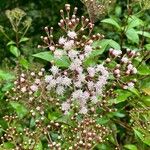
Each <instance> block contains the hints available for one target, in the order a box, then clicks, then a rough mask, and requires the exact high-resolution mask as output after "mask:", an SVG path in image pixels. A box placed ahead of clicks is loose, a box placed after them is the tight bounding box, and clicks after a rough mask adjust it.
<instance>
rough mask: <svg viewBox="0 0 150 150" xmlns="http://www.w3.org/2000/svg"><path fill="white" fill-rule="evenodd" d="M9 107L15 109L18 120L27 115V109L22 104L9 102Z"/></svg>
mask: <svg viewBox="0 0 150 150" xmlns="http://www.w3.org/2000/svg"><path fill="white" fill-rule="evenodd" d="M10 105H11V106H12V107H13V108H14V109H15V111H16V113H17V115H18V116H19V118H23V117H24V116H25V115H26V114H27V113H28V111H27V109H26V108H25V107H24V106H23V105H22V104H19V103H17V102H10Z"/></svg>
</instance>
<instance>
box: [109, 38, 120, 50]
mask: <svg viewBox="0 0 150 150" xmlns="http://www.w3.org/2000/svg"><path fill="white" fill-rule="evenodd" d="M108 44H109V45H110V46H111V47H112V48H114V49H118V50H120V49H121V47H120V45H119V44H118V43H117V42H116V41H114V40H108Z"/></svg>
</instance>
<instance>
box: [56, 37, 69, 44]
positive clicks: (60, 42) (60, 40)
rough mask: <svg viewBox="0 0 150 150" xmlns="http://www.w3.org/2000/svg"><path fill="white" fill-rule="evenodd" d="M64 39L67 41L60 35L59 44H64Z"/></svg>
mask: <svg viewBox="0 0 150 150" xmlns="http://www.w3.org/2000/svg"><path fill="white" fill-rule="evenodd" d="M66 41H67V39H66V38H64V37H60V38H59V41H58V43H59V44H60V45H64V44H65V42H66Z"/></svg>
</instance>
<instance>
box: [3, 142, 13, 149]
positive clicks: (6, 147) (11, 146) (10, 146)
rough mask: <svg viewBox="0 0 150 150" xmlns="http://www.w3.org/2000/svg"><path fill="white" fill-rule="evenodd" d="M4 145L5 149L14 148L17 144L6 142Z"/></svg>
mask: <svg viewBox="0 0 150 150" xmlns="http://www.w3.org/2000/svg"><path fill="white" fill-rule="evenodd" d="M3 147H4V148H5V149H11V150H12V149H13V148H15V145H14V144H12V143H11V142H5V143H4V146H3Z"/></svg>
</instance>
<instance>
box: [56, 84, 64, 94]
mask: <svg viewBox="0 0 150 150" xmlns="http://www.w3.org/2000/svg"><path fill="white" fill-rule="evenodd" d="M64 91H65V89H64V87H63V86H58V87H57V88H56V93H57V94H58V95H63V94H64Z"/></svg>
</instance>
